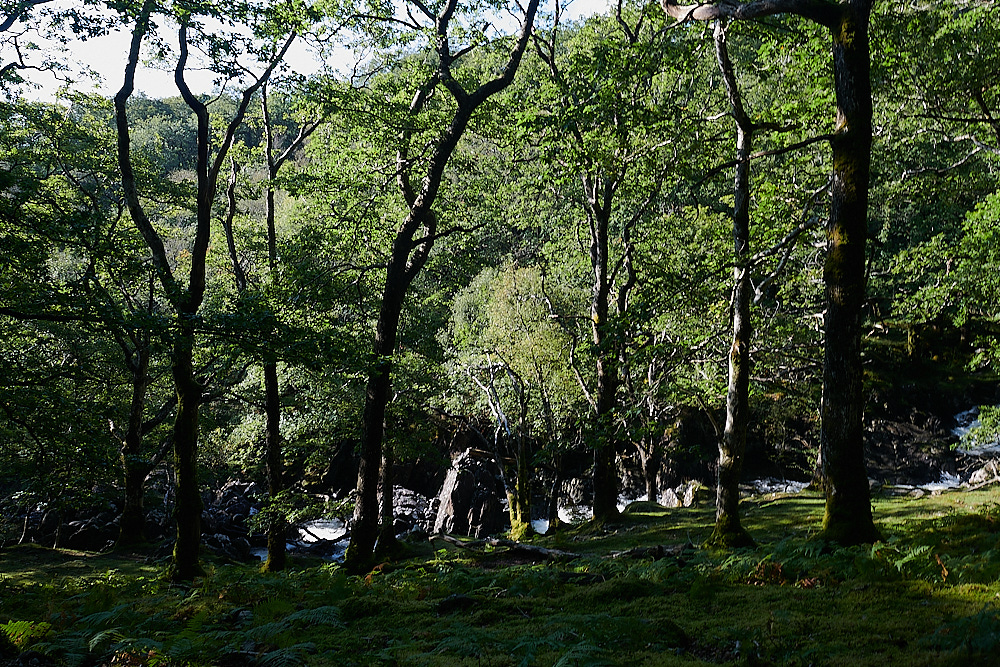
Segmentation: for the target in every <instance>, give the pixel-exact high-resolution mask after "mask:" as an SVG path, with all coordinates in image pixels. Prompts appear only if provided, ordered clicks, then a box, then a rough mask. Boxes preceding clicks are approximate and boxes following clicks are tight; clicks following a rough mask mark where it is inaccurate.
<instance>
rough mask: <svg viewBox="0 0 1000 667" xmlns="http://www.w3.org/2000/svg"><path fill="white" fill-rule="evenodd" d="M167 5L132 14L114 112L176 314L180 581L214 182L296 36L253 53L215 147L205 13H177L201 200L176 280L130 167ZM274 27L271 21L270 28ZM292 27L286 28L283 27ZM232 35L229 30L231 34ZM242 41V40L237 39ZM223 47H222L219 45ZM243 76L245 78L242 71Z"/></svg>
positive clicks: (189, 523)
mask: <svg viewBox="0 0 1000 667" xmlns="http://www.w3.org/2000/svg"><path fill="white" fill-rule="evenodd" d="M234 9H236V10H239V11H238V12H234V15H231V16H230V17H225V16H224V17H217V18H223V19H224V20H225V19H228V21H229V25H233V24H234V23H235V22H236V21H237V17H238V16H240V15H241V12H242V11H245V10H248V9H249V7H246V6H241V7H237V8H234ZM160 11H162V10H161V9H160V8H159V7H158V6H157V5H156V3H155V2H154V0H146V1H145V2H144V4H143V5H142V7H141V9H140V10H139V12H138V14H137V15H136V16H135V23H134V28H133V30H132V40H131V45H130V49H129V54H128V60H127V63H126V67H125V79H124V83H123V84H122V87H121V89H120V90H119V91H118V94H117V95H115V118H116V127H117V131H118V163H119V168H120V170H121V175H122V188H123V191H124V195H125V201H126V203H127V205H128V210H129V213H130V215H131V217H132V222H133V223H134V224H135V225H136V227H137V228H138V229H139V232H140V234H141V235H142V237H143V239H144V240H145V242H146V245H147V246H148V248H149V250H150V252H151V255H152V262H153V266H154V268H155V270H156V273H157V276H158V278H159V281H160V283H161V284H162V286H163V289H164V292H165V293H166V298H167V300H168V302H169V303H170V307H171V308H172V309H173V313H174V321H173V325H174V329H173V357H172V361H171V373H172V376H173V380H174V388H175V391H176V393H177V412H176V416H175V419H174V427H173V448H174V467H175V470H176V476H177V491H176V508H175V516H176V520H177V541H176V542H175V544H174V551H173V559H172V564H171V577H172V578H173V579H175V580H181V581H188V580H191V579H193V578H194V577H195V576H197V575H198V574H200V573H201V571H202V570H201V566H200V564H199V562H198V548H199V544H200V542H201V511H202V503H201V493H200V491H199V489H198V475H197V452H198V415H199V407H200V405H201V402H202V384H201V382H200V381H199V379H198V377H197V376H196V373H195V366H194V353H195V348H196V346H197V344H198V341H197V339H198V336H197V330H198V315H199V310H200V308H201V305H202V303H203V301H204V298H205V289H206V284H207V283H206V257H207V254H208V250H209V238H210V232H211V224H212V214H213V209H214V205H215V195H216V188H217V185H218V179H219V173H220V171H221V169H222V167H223V165H224V164H225V161H226V157H227V155H228V153H229V149H230V148H231V147H232V145H233V141H234V139H235V135H236V131H237V129H239V127H240V126H241V124H242V122H243V118H244V116H245V115H246V111H247V108H248V107H249V106H250V103H251V101H252V100H253V98H254V94H255V93H256V92H257V91H258V90H259V89H260V87H261V86H262V85H263V84H264V82H265V81H267V80H268V78H270V76H271V74H272V73H273V72H274V70H275V68H276V67H277V66H278V64H279V63H280V62H281V60H282V59H283V58H284V55H285V53H286V52H287V51H288V48H289V47H290V46H291V44H292V42H293V41H294V39H295V36H296V33H295V31H294V30H293V29H290V30H289V32H288V34H287V35H286V36H285V37H284V38H283V39H282V40H281V41H280V42H278V44H277V45H276V46H275V47H274V48H272V49H267V48H265V49H262V50H261V51H260V52H258V53H257V54H256V55H258V56H259V57H260V58H261V59H262V60H263V65H264V69H263V72H262V73H261V74H259V75H251V76H250V83H249V85H248V86H247V87H246V88H245V89H244V90H243V93H242V95H241V97H240V99H239V102H238V104H237V108H236V111H235V113H234V114H233V116H232V117H231V119H230V120H229V122H228V123H227V124H226V126H225V129H224V131H223V135H222V138H221V141H220V142H219V144H218V148H217V149H216V150H215V155H214V158H213V156H212V155H211V153H212V136H211V125H210V113H209V108H208V106H207V105H206V104H205V102H203V101H202V100H201V99H200V98H199V97H197V96H196V95H195V94H194V93H193V92H192V91H191V88H190V87H189V86H188V83H187V79H186V75H187V70H188V58H189V53H190V48H191V41H192V33H193V32H198V31H199V30H200V28H201V27H202V23H201V22H200V17H199V16H198V15H197V14H194V13H192V12H191V11H189V10H182V11H181V12H180V13H179V14H178V15H177V16H175V17H173V18H174V19H175V20H176V21H177V24H178V30H177V39H178V54H177V61H176V65H175V67H174V82H175V84H176V85H177V89H178V90H179V91H180V93H181V96H182V97H183V99H184V102H185V103H186V104H187V106H188V107H189V108H190V109H191V111H192V113H193V114H194V115H195V117H196V118H197V130H196V142H197V150H198V157H197V164H196V169H195V171H196V178H197V182H196V198H195V205H194V210H195V235H194V240H193V243H192V245H191V247H190V257H189V259H188V261H189V268H188V279H187V283H186V284H184V282H183V281H181V280H179V279H178V277H177V276H176V274H175V267H174V264H173V262H172V261H171V259H170V257H169V256H168V255H167V251H166V248H165V246H164V242H163V237H162V236H161V233H160V231H158V230H157V228H156V227H155V226H154V224H153V221H152V220H151V219H150V217H149V215H148V214H147V211H146V207H145V206H144V204H143V202H142V200H141V198H140V192H139V185H140V184H139V182H138V181H137V179H136V177H135V169H134V167H133V159H132V151H131V142H130V129H131V127H130V124H129V120H128V104H127V103H128V100H129V97H130V96H131V95H132V93H133V90H134V84H135V76H136V69H137V68H138V66H139V57H140V52H141V49H142V43H143V40H144V38H145V37H146V36H147V34H148V33H149V31H150V29H151V26H152V21H151V18H152V16H153V14H154V13H158V12H160ZM268 27H273V26H268ZM283 27H289V26H287V25H286V26H283ZM198 36H199V37H200V38H201V39H204V40H206V41H208V42H209V43H212V42H214V43H215V44H216V45H220V44H222V43H223V42H222V39H223V38H222V37H221V36H214V35H211V34H200V35H198ZM230 38H232V36H230ZM237 43H238V42H237ZM222 52H223V53H225V51H222ZM217 65H220V66H222V67H221V68H222V69H223V70H224V71H226V72H227V73H231V74H233V75H237V73H242V74H244V75H245V72H246V70H245V69H243V68H242V66H238V65H237V66H234V64H232V63H217ZM238 78H242V76H240V77H238Z"/></svg>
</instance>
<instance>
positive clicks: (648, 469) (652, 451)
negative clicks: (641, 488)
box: [637, 435, 663, 503]
mask: <svg viewBox="0 0 1000 667" xmlns="http://www.w3.org/2000/svg"><path fill="white" fill-rule="evenodd" d="M637 449H638V450H639V463H640V464H641V465H642V479H643V481H644V482H645V486H646V500H648V501H649V502H651V503H655V502H658V501H659V498H660V486H659V481H658V479H657V477H658V476H659V473H660V463H662V461H663V448H662V447H660V443H659V440H657V439H654V438H653V437H651V436H648V435H645V436H643V438H642V442H640V443H639V446H638V447H637Z"/></svg>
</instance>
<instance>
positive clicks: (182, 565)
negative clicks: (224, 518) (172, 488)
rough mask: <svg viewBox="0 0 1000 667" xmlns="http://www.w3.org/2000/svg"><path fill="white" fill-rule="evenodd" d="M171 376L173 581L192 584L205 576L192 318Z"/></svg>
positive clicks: (181, 324) (182, 330)
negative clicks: (201, 548) (174, 400)
mask: <svg viewBox="0 0 1000 667" xmlns="http://www.w3.org/2000/svg"><path fill="white" fill-rule="evenodd" d="M178 329H179V330H178V332H177V334H176V336H177V338H176V342H175V344H174V359H173V367H172V369H171V370H172V373H173V378H174V386H175V387H176V389H177V416H176V418H175V420H174V469H175V471H176V474H177V486H176V504H175V506H174V518H175V519H176V521H177V542H176V543H175V544H174V554H173V562H172V563H171V568H170V570H171V572H170V576H171V579H173V580H174V581H190V580H192V579H194V578H195V577H196V576H200V575H201V574H203V572H204V571H203V570H202V568H201V565H200V564H199V563H198V548H199V546H200V544H201V511H202V503H201V493H200V491H199V489H198V410H199V407H200V406H201V385H200V384H199V383H198V381H197V379H195V374H194V361H193V358H194V344H195V334H194V325H193V324H192V323H191V321H190V318H189V317H181V318H178Z"/></svg>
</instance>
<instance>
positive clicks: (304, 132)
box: [222, 81, 326, 572]
mask: <svg viewBox="0 0 1000 667" xmlns="http://www.w3.org/2000/svg"><path fill="white" fill-rule="evenodd" d="M267 84H268V82H266V81H265V82H264V85H262V86H261V88H260V106H261V109H260V112H261V117H260V122H261V124H262V128H263V132H264V146H263V149H264V162H265V164H266V168H267V171H266V181H265V186H264V190H265V192H264V238H265V241H266V242H265V245H266V249H267V255H266V259H265V261H264V262H263V266H259V267H257V268H258V273H259V274H261V275H254V271H253V267H252V266H246V264H247V262H245V261H244V260H243V259H242V254H241V252H240V250H239V249H238V248H237V239H236V232H235V231H234V220H235V218H236V216H237V214H238V213H239V199H238V196H237V184H238V182H239V176H240V171H241V167H240V164H239V162H238V161H237V160H236V158H235V157H234V158H232V159H231V160H230V165H231V169H232V171H231V176H230V179H229V184H228V187H227V188H226V198H227V201H228V205H227V210H226V215H225V216H224V218H223V220H222V227H223V231H224V233H225V237H226V248H227V249H228V252H229V261H230V264H231V266H232V270H233V278H234V280H235V283H236V291H237V293H238V295H239V296H240V297H241V298H242V297H249V296H250V290H251V287H252V284H251V283H252V282H253V283H257V284H262V283H265V282H267V281H275V280H277V277H278V275H279V270H280V265H279V261H278V232H277V224H276V212H277V207H276V194H277V182H278V175H279V172H280V171H281V169H282V167H283V166H284V165H285V164H286V163H288V161H289V159H291V158H292V156H294V155H295V154H296V152H298V151H300V150H301V149H302V147H303V145H304V144H305V142H306V140H307V139H308V138H309V137H310V136H311V135H312V134H313V132H315V131H316V129H317V128H318V127H319V126H320V124H321V123H322V122H323V119H324V117H325V115H326V112H325V111H324V110H323V109H322V108H320V109H318V110H312V111H314V113H310V112H307V115H306V117H305V118H304V119H303V120H302V121H301V123H300V124H299V125H298V131H297V132H296V133H295V135H294V136H292V137H290V138H286V140H285V141H284V142H283V143H282V145H280V147H279V144H278V143H277V141H278V137H277V136H276V135H277V133H278V127H277V123H276V121H275V118H274V115H273V113H272V104H271V100H270V97H269V95H268V92H269V86H268V85H267ZM299 95H300V96H301V95H304V93H303V91H299ZM248 300H249V299H248ZM262 334H263V332H262ZM260 337H261V338H262V340H257V341H254V343H256V346H257V348H258V349H260V350H261V354H262V357H263V359H262V370H263V376H264V382H263V385H264V386H263V390H264V397H263V398H264V400H263V407H264V415H265V425H264V461H265V468H266V470H267V486H268V494H269V495H270V497H271V499H272V501H274V500H276V499H277V497H278V496H279V494H281V492H282V491H284V489H285V483H284V475H283V469H284V457H283V455H282V443H281V387H280V384H279V381H278V361H279V356H280V350H279V349H277V348H278V346H279V343H280V341H278V340H275V339H276V338H277V336H275V335H273V333H272V334H271V335H268V334H263V335H261V336H260ZM269 517H270V518H269V521H268V524H267V560H266V561H265V562H264V566H263V569H264V570H265V571H267V572H279V571H281V570H283V569H284V568H285V562H286V553H285V544H286V541H287V540H286V537H285V533H286V530H287V522H286V520H285V518H284V516H283V515H282V513H281V512H270V513H269Z"/></svg>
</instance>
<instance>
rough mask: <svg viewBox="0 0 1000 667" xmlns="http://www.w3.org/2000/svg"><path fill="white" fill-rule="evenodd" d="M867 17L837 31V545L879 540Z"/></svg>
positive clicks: (830, 448)
mask: <svg viewBox="0 0 1000 667" xmlns="http://www.w3.org/2000/svg"><path fill="white" fill-rule="evenodd" d="M870 13H871V0H854V1H852V2H849V3H848V4H847V5H846V6H845V10H844V11H843V12H842V15H841V18H840V21H839V22H838V23H837V24H836V25H835V26H833V29H832V33H833V72H834V83H835V87H836V93H837V134H836V136H835V137H834V138H833V140H832V141H831V144H832V147H833V169H834V172H833V187H832V194H833V203H832V208H831V212H830V221H829V223H828V224H827V243H828V248H827V257H826V265H825V266H824V271H823V279H824V281H825V284H826V304H827V307H826V317H825V324H826V349H825V354H824V358H823V408H822V425H821V430H820V449H821V452H822V461H823V476H824V486H825V491H826V514H825V516H824V518H823V532H822V536H823V537H824V538H826V539H829V540H832V541H835V542H838V543H840V544H861V543H870V542H874V541H877V540H879V539H881V535H880V534H879V531H878V529H877V528H876V527H875V522H874V520H873V518H872V509H871V498H870V491H869V487H868V473H867V471H866V470H865V463H864V427H863V411H864V395H863V383H862V368H861V318H862V306H863V305H864V301H865V287H866V285H865V243H866V239H867V235H868V180H869V174H870V169H871V147H872V95H871V76H870V56H869V47H868V21H869V15H870Z"/></svg>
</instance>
